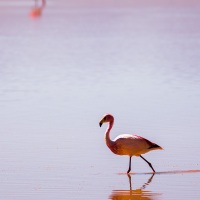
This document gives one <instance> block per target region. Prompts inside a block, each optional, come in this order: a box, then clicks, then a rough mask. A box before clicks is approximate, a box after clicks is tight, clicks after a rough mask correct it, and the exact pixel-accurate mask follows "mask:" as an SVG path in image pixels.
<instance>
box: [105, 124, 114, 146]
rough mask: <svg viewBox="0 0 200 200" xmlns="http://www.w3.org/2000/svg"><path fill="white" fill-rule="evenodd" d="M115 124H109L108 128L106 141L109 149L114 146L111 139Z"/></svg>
mask: <svg viewBox="0 0 200 200" xmlns="http://www.w3.org/2000/svg"><path fill="white" fill-rule="evenodd" d="M113 123H114V121H110V122H109V125H108V128H107V130H106V132H105V141H106V144H107V146H108V147H111V146H112V144H113V141H112V140H111V139H110V130H111V129H112V127H113Z"/></svg>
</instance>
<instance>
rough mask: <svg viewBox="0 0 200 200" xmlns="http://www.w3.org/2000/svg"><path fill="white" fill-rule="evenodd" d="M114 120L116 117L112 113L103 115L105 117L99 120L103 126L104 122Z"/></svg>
mask: <svg viewBox="0 0 200 200" xmlns="http://www.w3.org/2000/svg"><path fill="white" fill-rule="evenodd" d="M113 121H114V117H113V116H112V115H111V114H106V115H104V116H103V118H102V119H101V121H100V122H99V126H100V127H101V126H102V124H103V123H107V122H113Z"/></svg>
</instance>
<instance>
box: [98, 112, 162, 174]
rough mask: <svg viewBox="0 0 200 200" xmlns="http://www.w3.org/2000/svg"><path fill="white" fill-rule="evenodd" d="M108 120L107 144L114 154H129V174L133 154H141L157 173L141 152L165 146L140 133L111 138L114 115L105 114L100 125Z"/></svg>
mask: <svg viewBox="0 0 200 200" xmlns="http://www.w3.org/2000/svg"><path fill="white" fill-rule="evenodd" d="M106 122H108V123H109V125H108V128H107V130H106V132H105V141H106V145H107V146H108V148H109V149H110V150H111V151H112V152H113V153H114V154H117V155H128V156H129V168H128V171H127V174H128V173H129V172H130V171H131V158H132V156H140V157H141V158H142V159H143V160H144V161H145V162H147V163H148V165H149V167H151V169H152V170H153V173H155V170H154V168H153V166H152V164H151V163H150V162H148V161H147V160H146V159H145V158H144V157H143V156H141V154H145V153H147V152H149V151H152V150H158V149H160V150H162V149H163V148H162V147H160V146H159V145H157V144H155V143H153V142H150V141H149V140H147V139H145V138H143V137H141V136H138V135H129V134H123V135H119V136H118V137H116V138H115V139H114V140H113V141H112V140H111V139H110V130H111V129H112V127H113V123H114V117H113V116H112V115H111V114H106V115H104V116H103V118H102V119H101V121H100V122H99V126H100V127H101V126H102V124H103V123H106Z"/></svg>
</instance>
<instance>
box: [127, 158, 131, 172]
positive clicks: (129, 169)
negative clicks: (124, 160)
mask: <svg viewBox="0 0 200 200" xmlns="http://www.w3.org/2000/svg"><path fill="white" fill-rule="evenodd" d="M131 158H132V156H130V159H129V168H128V171H127V174H128V173H129V172H130V171H131Z"/></svg>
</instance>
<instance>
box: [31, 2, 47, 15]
mask: <svg viewBox="0 0 200 200" xmlns="http://www.w3.org/2000/svg"><path fill="white" fill-rule="evenodd" d="M45 5H46V0H41V1H40V2H38V0H35V5H34V7H33V8H32V9H31V11H30V13H29V15H30V17H33V18H37V17H40V16H41V15H42V11H43V9H44V7H45Z"/></svg>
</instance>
